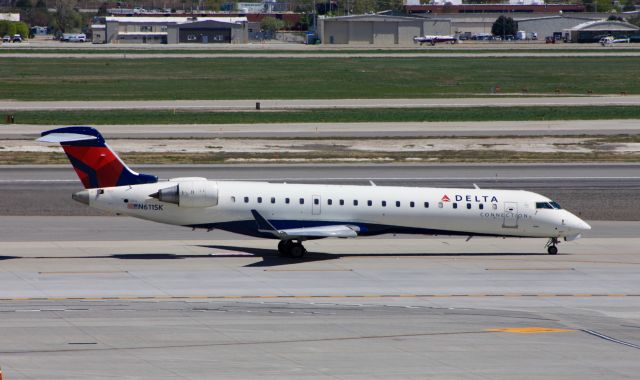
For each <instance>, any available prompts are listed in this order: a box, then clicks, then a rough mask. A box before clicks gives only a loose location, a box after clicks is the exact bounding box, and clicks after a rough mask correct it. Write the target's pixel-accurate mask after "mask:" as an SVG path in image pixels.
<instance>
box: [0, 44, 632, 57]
mask: <svg viewBox="0 0 640 380" xmlns="http://www.w3.org/2000/svg"><path fill="white" fill-rule="evenodd" d="M508 47H509V46H505V48H504V49H495V48H486V49H483V48H481V47H474V48H469V49H456V48H433V47H431V46H424V47H422V48H415V49H402V48H399V49H385V48H381V49H357V50H356V49H331V48H322V49H315V48H313V47H310V48H308V49H296V50H293V49H291V50H275V49H273V50H272V49H172V48H166V49H138V48H136V49H121V48H118V49H114V48H103V49H93V48H73V47H71V48H70V47H60V48H56V49H47V48H23V47H17V48H11V47H9V48H5V49H0V55H2V54H7V55H11V54H29V53H34V54H131V55H136V54H229V55H235V54H260V55H265V56H268V55H270V54H290V55H294V56H295V55H296V54H318V55H322V54H493V53H504V54H509V53H551V54H553V53H610V52H611V53H620V52H623V53H636V52H639V51H640V48H628V47H625V48H624V49H623V50H621V49H612V48H610V47H607V48H600V47H595V48H589V49H584V48H583V49H580V48H547V47H546V46H545V45H540V46H537V47H531V48H529V47H527V48H515V49H507V48H508Z"/></svg>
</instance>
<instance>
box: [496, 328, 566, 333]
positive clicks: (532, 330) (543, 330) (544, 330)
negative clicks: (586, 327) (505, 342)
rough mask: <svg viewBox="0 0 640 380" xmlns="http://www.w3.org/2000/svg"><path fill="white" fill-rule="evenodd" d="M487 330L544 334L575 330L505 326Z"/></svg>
mask: <svg viewBox="0 0 640 380" xmlns="http://www.w3.org/2000/svg"><path fill="white" fill-rule="evenodd" d="M486 331H489V332H504V333H511V334H544V333H564V332H572V331H575V330H569V329H559V328H553V327H507V328H499V329H487V330H486Z"/></svg>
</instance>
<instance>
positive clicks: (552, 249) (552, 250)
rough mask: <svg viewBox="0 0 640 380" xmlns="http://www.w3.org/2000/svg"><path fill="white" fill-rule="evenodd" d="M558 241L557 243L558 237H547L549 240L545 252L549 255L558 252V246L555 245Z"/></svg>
mask: <svg viewBox="0 0 640 380" xmlns="http://www.w3.org/2000/svg"><path fill="white" fill-rule="evenodd" d="M558 243H559V241H558V238H556V237H552V238H549V241H548V242H547V245H546V247H547V252H548V253H549V254H550V255H555V254H557V253H558V247H556V245H558Z"/></svg>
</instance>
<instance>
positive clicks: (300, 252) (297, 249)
mask: <svg viewBox="0 0 640 380" xmlns="http://www.w3.org/2000/svg"><path fill="white" fill-rule="evenodd" d="M305 253H307V250H306V249H304V246H303V245H302V244H300V243H298V244H294V245H292V246H291V249H290V250H289V255H290V256H291V257H293V258H296V259H299V258H301V257H302V256H304V254H305Z"/></svg>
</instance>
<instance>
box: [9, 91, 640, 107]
mask: <svg viewBox="0 0 640 380" xmlns="http://www.w3.org/2000/svg"><path fill="white" fill-rule="evenodd" d="M256 102H260V108H261V109H263V110H269V109H273V110H275V109H320V108H425V107H458V108H459V107H514V106H518V107H523V106H567V107H569V106H605V105H607V106H633V105H640V95H626V96H622V95H608V96H581V97H576V96H566V97H561V96H557V97H554V96H551V97H549V96H546V97H533V96H532V97H512V96H495V97H489V98H487V97H483V98H434V99H312V100H303V99H289V100H287V99H282V100H260V99H247V100H127V101H115V100H104V101H100V100H96V101H37V102H36V101H11V100H3V101H0V111H6V110H32V111H35V110H65V109H66V110H70V109H77V110H83V109H84V110H91V109H93V110H108V109H176V110H177V109H194V110H197V109H200V110H203V109H207V110H249V109H255V108H256Z"/></svg>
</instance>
